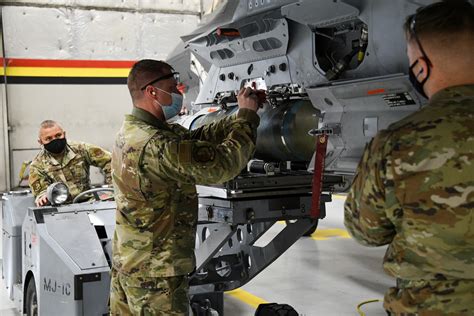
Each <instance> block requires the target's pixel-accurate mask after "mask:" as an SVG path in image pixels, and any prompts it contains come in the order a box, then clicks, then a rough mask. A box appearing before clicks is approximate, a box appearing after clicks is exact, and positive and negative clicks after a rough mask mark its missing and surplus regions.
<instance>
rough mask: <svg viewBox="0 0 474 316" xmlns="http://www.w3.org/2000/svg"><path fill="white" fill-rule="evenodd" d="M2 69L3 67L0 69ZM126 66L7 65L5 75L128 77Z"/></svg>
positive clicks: (128, 70)
mask: <svg viewBox="0 0 474 316" xmlns="http://www.w3.org/2000/svg"><path fill="white" fill-rule="evenodd" d="M2 71H3V69H2ZM129 72H130V69H127V68H61V67H7V71H6V75H7V76H17V77H128V73H129Z"/></svg>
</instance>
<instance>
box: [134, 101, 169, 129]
mask: <svg viewBox="0 0 474 316" xmlns="http://www.w3.org/2000/svg"><path fill="white" fill-rule="evenodd" d="M132 116H134V117H135V118H137V119H139V120H140V121H143V122H145V123H147V124H148V125H152V126H154V127H156V128H158V129H166V130H170V128H169V126H168V125H167V124H166V123H164V122H162V121H161V120H160V119H157V118H156V117H155V116H154V115H153V114H151V113H150V112H148V111H145V110H143V109H140V108H137V107H133V110H132Z"/></svg>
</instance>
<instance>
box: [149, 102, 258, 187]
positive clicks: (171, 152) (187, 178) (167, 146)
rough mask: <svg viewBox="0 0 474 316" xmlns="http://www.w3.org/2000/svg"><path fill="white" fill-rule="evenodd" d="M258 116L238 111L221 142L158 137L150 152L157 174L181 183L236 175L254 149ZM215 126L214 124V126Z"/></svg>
mask: <svg viewBox="0 0 474 316" xmlns="http://www.w3.org/2000/svg"><path fill="white" fill-rule="evenodd" d="M259 120H260V119H259V117H258V115H257V114H256V113H255V112H254V111H251V110H244V111H242V110H239V113H238V114H237V116H236V117H235V118H234V119H232V120H231V121H229V124H230V126H229V130H228V133H227V135H226V136H225V138H224V139H223V140H222V141H221V142H220V143H216V142H211V141H203V140H199V139H191V140H174V141H172V140H166V141H164V140H159V141H157V142H156V144H157V145H152V146H151V148H149V149H148V150H146V151H151V152H152V154H153V155H154V156H155V157H151V160H150V161H154V164H156V165H155V167H156V168H150V169H151V170H157V171H156V172H157V175H158V176H159V177H160V178H162V179H163V178H164V179H170V180H174V181H178V182H183V183H196V184H216V183H222V182H225V181H228V180H230V179H233V178H234V177H236V176H237V175H238V174H239V173H240V172H241V171H242V169H243V168H244V167H245V166H246V164H247V162H248V161H249V159H250V158H251V156H252V155H253V153H254V151H255V143H256V133H257V126H258V124H259ZM216 128H217V127H216Z"/></svg>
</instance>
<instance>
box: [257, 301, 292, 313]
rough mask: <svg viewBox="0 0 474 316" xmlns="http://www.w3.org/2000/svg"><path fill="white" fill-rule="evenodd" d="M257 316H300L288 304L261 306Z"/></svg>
mask: <svg viewBox="0 0 474 316" xmlns="http://www.w3.org/2000/svg"><path fill="white" fill-rule="evenodd" d="M255 316H298V312H297V311H296V310H295V309H294V308H293V307H291V306H290V305H288V304H277V303H269V304H260V305H259V306H258V308H257V310H256V311H255Z"/></svg>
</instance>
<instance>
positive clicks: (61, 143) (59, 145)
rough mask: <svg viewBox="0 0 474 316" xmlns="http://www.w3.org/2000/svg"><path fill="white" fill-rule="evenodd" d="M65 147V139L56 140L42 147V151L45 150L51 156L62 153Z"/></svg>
mask: <svg viewBox="0 0 474 316" xmlns="http://www.w3.org/2000/svg"><path fill="white" fill-rule="evenodd" d="M66 145H67V141H66V138H57V139H54V140H52V141H50V142H49V143H47V144H45V145H43V146H44V149H46V150H47V151H49V152H50V153H52V154H60V153H62V152H63V151H64V148H66Z"/></svg>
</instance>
